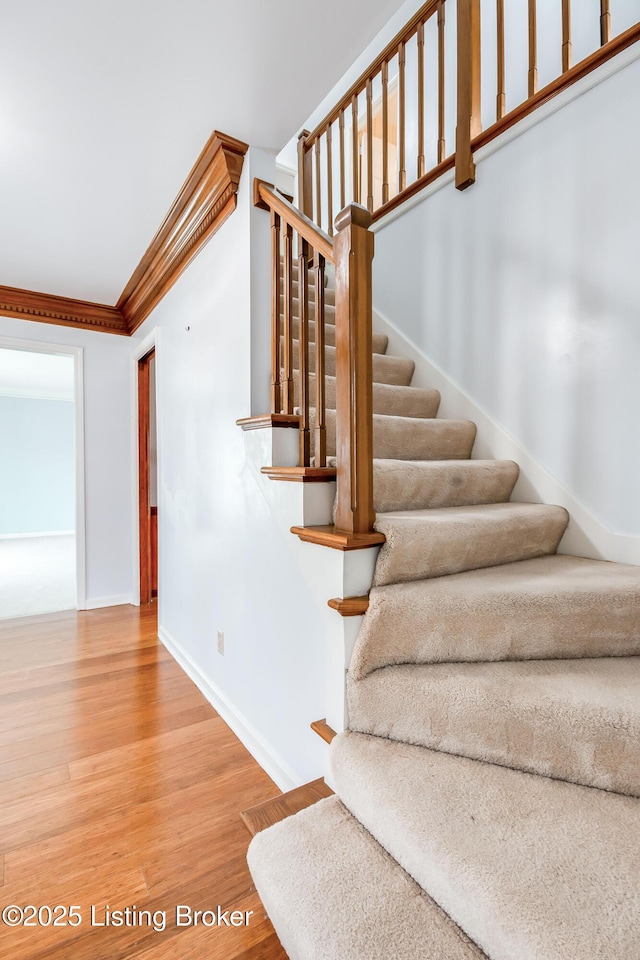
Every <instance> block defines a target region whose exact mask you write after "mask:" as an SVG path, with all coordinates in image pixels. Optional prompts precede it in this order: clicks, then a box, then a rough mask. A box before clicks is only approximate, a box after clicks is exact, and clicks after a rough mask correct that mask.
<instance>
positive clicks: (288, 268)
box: [282, 223, 300, 413]
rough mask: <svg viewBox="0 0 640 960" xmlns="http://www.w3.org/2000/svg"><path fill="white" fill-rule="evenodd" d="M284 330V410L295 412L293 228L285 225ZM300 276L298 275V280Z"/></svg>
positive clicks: (284, 411) (285, 411)
mask: <svg viewBox="0 0 640 960" xmlns="http://www.w3.org/2000/svg"><path fill="white" fill-rule="evenodd" d="M283 253H284V291H283V293H284V330H283V341H284V342H283V351H282V354H283V356H282V362H283V366H284V379H283V380H282V412H283V413H293V324H292V319H293V293H292V282H293V229H292V228H291V227H290V225H289V224H288V223H285V225H284V236H283ZM299 280H300V278H299V277H298V281H299Z"/></svg>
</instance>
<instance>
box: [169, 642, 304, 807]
mask: <svg viewBox="0 0 640 960" xmlns="http://www.w3.org/2000/svg"><path fill="white" fill-rule="evenodd" d="M158 637H159V638H160V640H161V642H162V643H163V644H164V646H165V647H166V648H167V650H168V651H169V653H170V654H171V655H172V656H173V657H174V658H175V660H177V662H178V663H179V664H180V666H181V667H182V669H183V670H184V672H185V673H186V674H187V676H189V677H190V678H191V680H193V682H194V683H195V685H196V687H197V688H198V689H199V690H200V692H201V693H202V694H203V695H204V696H205V697H206V698H207V700H208V701H209V703H210V704H211V705H212V706H213V707H214V708H215V710H217V712H218V713H219V714H220V716H221V717H222V719H223V720H224V722H225V723H226V724H227V726H228V727H230V728H231V730H233V732H234V733H235V735H236V737H237V738H238V739H239V740H240V742H241V743H242V744H243V745H244V746H245V747H246V748H247V750H248V751H249V753H250V754H251V756H252V757H253V758H254V760H256V761H257V762H258V763H259V764H260V766H261V767H262V769H263V770H264V771H265V772H266V773H267V774H268V775H269V776H270V777H271V779H272V780H274V781H275V783H276V784H277V785H278V786H279V787H280V789H281V790H282V791H284V792H286V791H287V790H293V789H294V787H298V786H300V778H299V777H297V776H296V774H295V772H294V771H293V770H292V769H291V767H289V765H288V764H287V763H286V761H285V760H283V758H282V757H280V756H279V755H278V754H277V753H276V751H275V750H273V748H272V747H271V745H270V744H269V743H267V741H266V740H265V739H264V737H263V736H262V735H261V734H260V733H259V732H258V730H256V728H255V727H254V726H253V724H252V723H250V722H249V721H248V720H247V719H246V717H244V716H243V715H242V713H241V712H240V711H239V710H238V709H237V708H236V707H235V706H234V704H232V703H231V701H230V700H229V699H228V698H227V696H226V695H225V694H224V693H223V692H222V690H221V689H220V687H218V686H217V684H215V683H214V682H213V681H212V680H211V679H210V678H209V677H207V676H206V674H204V673H203V672H202V670H201V669H200V667H199V666H198V665H197V664H196V663H194V661H193V660H192V658H191V657H190V656H189V654H188V653H187V652H186V650H184V648H183V647H182V646H181V645H180V644H179V643H178V641H177V640H176V639H175V638H174V637H172V636H171V635H170V634H169V632H168V631H167V630H165V628H164V627H160V626H159V627H158Z"/></svg>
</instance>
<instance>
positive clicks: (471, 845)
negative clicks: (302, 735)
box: [330, 733, 640, 960]
mask: <svg viewBox="0 0 640 960" xmlns="http://www.w3.org/2000/svg"><path fill="white" fill-rule="evenodd" d="M330 755H331V766H332V773H333V781H334V783H335V786H336V789H337V792H338V793H339V795H340V797H341V799H342V801H343V803H344V804H345V806H346V807H347V808H348V809H349V810H350V811H351V813H352V814H353V815H354V816H355V817H356V818H357V819H358V820H359V821H360V823H362V824H363V826H364V827H365V828H366V829H367V830H368V831H369V832H370V833H371V834H372V835H373V836H374V837H375V838H376V839H377V840H378V842H379V843H381V844H382V846H383V847H384V848H385V849H386V850H387V851H388V852H389V853H390V854H391V856H392V857H394V858H395V859H396V860H397V861H398V863H400V865H401V866H402V867H404V869H405V870H407V872H408V873H409V874H410V875H411V876H412V877H413V878H414V879H415V880H416V881H417V883H419V884H420V886H421V887H422V888H423V889H424V890H426V891H427V893H428V894H429V895H430V896H431V897H433V899H434V900H435V901H436V902H437V903H438V904H439V905H440V906H441V907H442V908H443V909H444V910H445V911H446V912H447V913H448V914H449V916H450V917H451V918H452V919H453V920H454V921H455V922H456V923H457V924H459V926H460V927H462V929H463V930H464V931H465V933H466V934H467V935H468V936H469V937H470V938H471V939H472V940H473V941H474V942H475V943H476V944H478V945H479V946H480V947H481V948H482V949H483V950H484V951H485V953H486V954H487V956H488V957H490V958H491V960H612V958H614V957H615V958H616V960H636V958H637V957H638V956H639V953H638V949H639V948H638V915H639V912H640V830H639V829H638V822H639V819H640V801H638V800H637V799H635V798H632V797H625V796H621V795H620V794H615V793H606V792H605V791H603V790H593V789H591V788H589V787H582V786H577V785H575V784H572V783H564V782H562V781H559V780H552V779H549V778H547V777H538V776H532V775H530V774H527V773H522V772H520V771H516V770H509V769H506V768H504V767H500V766H496V765H495V764H485V763H480V762H478V761H475V760H468V759H466V758H463V757H454V756H450V755H448V754H446V753H439V752H434V751H430V750H426V749H424V748H423V747H416V746H411V745H409V744H399V743H394V742H393V741H390V740H384V739H381V738H379V737H368V736H365V735H362V734H357V733H348V734H342V735H340V736H338V737H336V738H335V739H334V741H333V743H332V745H331V754H330ZM362 956H363V957H364V956H366V953H364V954H362ZM420 956H421V955H420V954H417V957H420Z"/></svg>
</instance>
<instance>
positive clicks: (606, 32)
mask: <svg viewBox="0 0 640 960" xmlns="http://www.w3.org/2000/svg"><path fill="white" fill-rule="evenodd" d="M610 40H611V10H610V7H609V0H600V43H601V44H602V46H604V45H605V43H609V41H610Z"/></svg>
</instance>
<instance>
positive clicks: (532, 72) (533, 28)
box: [527, 0, 538, 97]
mask: <svg viewBox="0 0 640 960" xmlns="http://www.w3.org/2000/svg"><path fill="white" fill-rule="evenodd" d="M527 89H528V95H529V96H530V97H532V96H533V95H534V94H535V93H537V92H538V24H537V2H536V0H529V73H528V75H527Z"/></svg>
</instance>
